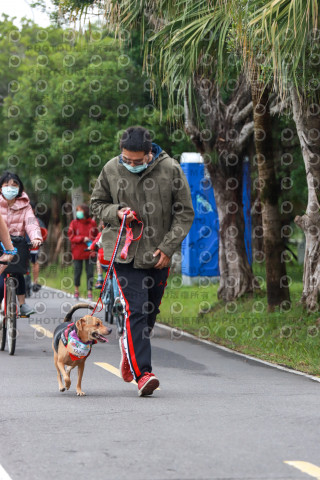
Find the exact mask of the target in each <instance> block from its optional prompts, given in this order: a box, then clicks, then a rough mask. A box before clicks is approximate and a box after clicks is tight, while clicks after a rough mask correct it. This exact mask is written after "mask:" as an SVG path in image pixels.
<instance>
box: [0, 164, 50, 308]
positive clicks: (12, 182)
mask: <svg viewBox="0 0 320 480" xmlns="http://www.w3.org/2000/svg"><path fill="white" fill-rule="evenodd" d="M0 192H1V194H0V214H1V215H2V217H3V219H4V221H5V223H6V224H7V227H8V230H9V233H10V235H11V236H14V237H25V235H26V233H27V234H28V235H29V238H30V241H31V243H32V246H33V247H37V246H39V245H40V244H41V243H42V235H41V230H40V227H39V223H38V220H37V219H36V217H35V216H34V213H33V211H32V208H31V205H30V200H29V197H28V195H27V194H26V192H25V191H24V186H23V183H22V181H21V180H20V178H19V177H18V175H16V174H15V173H11V172H8V171H7V172H4V173H3V174H2V175H1V177H0ZM5 274H6V273H5V272H4V273H3V274H2V275H0V303H1V302H2V298H3V282H4V277H5ZM14 276H15V277H16V279H17V289H16V291H17V297H18V301H19V304H20V315H23V316H28V315H31V314H32V313H34V310H33V309H32V308H31V307H30V306H29V305H27V304H26V303H25V293H26V289H25V281H24V276H23V275H22V274H20V273H15V274H14Z"/></svg>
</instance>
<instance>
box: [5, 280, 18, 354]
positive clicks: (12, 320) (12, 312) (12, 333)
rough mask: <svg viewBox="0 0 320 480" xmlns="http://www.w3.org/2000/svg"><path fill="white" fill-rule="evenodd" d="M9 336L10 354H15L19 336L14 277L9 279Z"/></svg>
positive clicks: (7, 318) (7, 313)
mask: <svg viewBox="0 0 320 480" xmlns="http://www.w3.org/2000/svg"><path fill="white" fill-rule="evenodd" d="M6 288H7V312H6V321H7V338H8V350H9V355H13V354H14V351H15V348H16V338H17V298H16V287H15V281H14V278H12V277H9V278H8V279H7V286H6Z"/></svg>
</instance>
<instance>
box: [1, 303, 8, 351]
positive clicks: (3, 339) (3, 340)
mask: <svg viewBox="0 0 320 480" xmlns="http://www.w3.org/2000/svg"><path fill="white" fill-rule="evenodd" d="M6 338H7V328H6V321H5V318H4V311H3V310H2V309H1V310H0V350H1V351H3V350H4V347H5V346H6Z"/></svg>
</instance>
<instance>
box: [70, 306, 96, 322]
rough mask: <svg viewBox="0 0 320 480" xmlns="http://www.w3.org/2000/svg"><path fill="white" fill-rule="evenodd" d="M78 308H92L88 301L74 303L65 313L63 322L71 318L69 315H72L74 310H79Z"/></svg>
mask: <svg viewBox="0 0 320 480" xmlns="http://www.w3.org/2000/svg"><path fill="white" fill-rule="evenodd" d="M79 308H90V310H93V308H94V307H93V306H92V305H90V304H89V303H77V304H76V305H74V306H73V307H72V308H71V310H70V311H69V312H68V313H67V315H66V317H65V319H64V321H65V322H69V321H70V320H71V317H72V315H73V314H74V312H75V311H76V310H79Z"/></svg>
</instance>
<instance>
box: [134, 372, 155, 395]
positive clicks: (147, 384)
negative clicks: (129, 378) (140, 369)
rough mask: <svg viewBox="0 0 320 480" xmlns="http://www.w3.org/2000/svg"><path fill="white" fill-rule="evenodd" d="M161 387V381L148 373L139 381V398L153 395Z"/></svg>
mask: <svg viewBox="0 0 320 480" xmlns="http://www.w3.org/2000/svg"><path fill="white" fill-rule="evenodd" d="M159 385H160V382H159V380H158V379H157V377H156V376H155V375H154V373H149V372H146V373H145V374H144V375H143V377H141V378H140V380H138V393H139V397H145V396H146V395H152V394H153V392H154V390H156V389H157V388H158V387H159Z"/></svg>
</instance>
